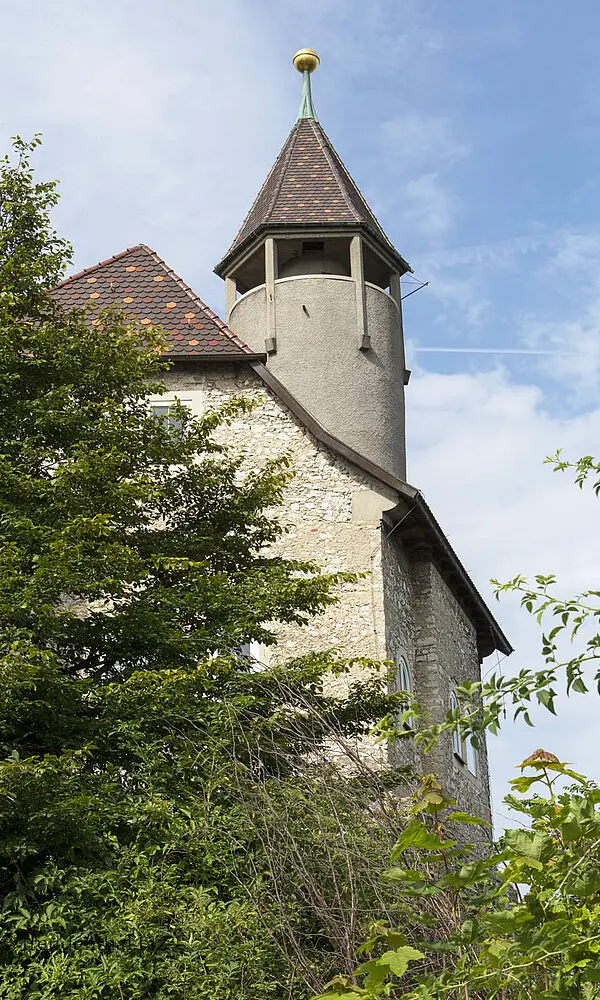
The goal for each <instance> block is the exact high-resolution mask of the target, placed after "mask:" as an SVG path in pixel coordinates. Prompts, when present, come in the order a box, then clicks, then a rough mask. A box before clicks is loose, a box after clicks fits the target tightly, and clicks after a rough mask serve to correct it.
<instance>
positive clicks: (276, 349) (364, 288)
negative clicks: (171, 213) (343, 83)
mask: <svg viewBox="0 0 600 1000" xmlns="http://www.w3.org/2000/svg"><path fill="white" fill-rule="evenodd" d="M294 65H295V67H296V69H298V70H299V71H300V72H301V73H302V75H303V86H302V101H301V105H300V113H299V115H298V119H297V121H296V123H295V125H294V127H293V128H292V131H291V132H290V134H289V136H288V138H287V139H286V141H285V143H284V145H283V148H282V150H281V152H280V154H279V156H278V157H277V160H276V162H275V164H274V166H273V167H272V169H271V171H270V173H269V175H268V177H267V179H266V181H265V182H264V184H263V186H262V188H261V190H260V192H259V193H258V196H257V198H256V200H255V202H254V204H253V205H252V207H251V209H250V211H249V213H248V215H247V216H246V219H245V220H244V222H243V225H242V227H241V229H240V231H239V233H238V235H237V236H236V238H235V240H234V242H233V244H232V246H231V247H230V249H229V250H228V252H227V254H226V255H225V257H224V258H223V260H222V261H221V262H220V263H219V264H218V265H217V267H216V268H215V271H216V273H217V274H218V275H220V276H221V277H223V278H224V279H225V286H226V312H227V316H226V319H227V323H228V325H229V327H230V328H231V329H232V330H233V331H234V332H235V333H236V334H237V335H238V336H239V337H240V338H241V339H242V340H243V341H244V342H245V343H246V344H248V345H249V347H250V348H251V349H252V350H253V351H255V352H256V353H263V352H266V353H267V354H268V368H269V369H270V370H271V371H272V373H273V375H275V376H276V377H277V379H279V381H280V382H281V383H282V384H283V385H284V386H285V388H286V389H287V390H288V391H289V392H291V393H292V394H293V395H294V397H295V398H296V399H297V400H298V401H299V402H300V403H301V404H302V405H303V406H304V407H305V408H306V410H308V411H309V413H310V414H312V416H313V417H314V418H315V419H316V420H317V421H318V422H319V424H321V426H323V427H324V428H325V429H326V431H328V432H329V434H331V435H333V436H334V437H335V438H338V439H339V440H340V441H342V442H343V443H344V444H345V445H347V446H348V447H350V448H352V449H354V450H355V451H356V452H358V453H359V454H361V455H364V456H366V457H368V458H369V459H370V460H371V461H372V462H373V463H374V464H375V465H377V466H379V467H380V468H381V469H383V470H385V472H387V473H388V474H391V475H393V476H395V477H397V478H398V479H401V480H405V479H406V446H405V424H404V386H405V384H406V383H407V381H408V372H407V371H406V365H405V356H404V339H403V332H402V309H401V300H400V299H401V296H400V278H401V276H402V275H403V274H404V273H406V272H407V271H410V266H409V265H408V264H407V262H406V261H405V260H404V259H403V258H402V257H401V256H400V254H399V253H398V252H397V251H396V250H395V249H394V247H393V246H392V244H391V243H390V241H389V239H388V238H387V236H386V235H385V233H384V231H383V229H382V228H381V226H380V225H379V223H378V221H377V219H376V218H375V216H374V215H373V213H372V212H371V210H370V208H369V207H368V205H367V203H366V201H365V200H364V198H363V196H362V194H361V193H360V191H359V190H358V188H357V187H356V185H355V183H354V181H353V180H352V178H351V177H350V175H349V173H348V171H347V170H346V168H345V167H344V164H343V163H342V161H341V160H340V158H339V156H338V155H337V153H336V151H335V149H334V148H333V146H332V144H331V141H330V140H329V138H328V137H327V135H326V133H325V131H324V130H323V128H322V127H321V125H320V124H319V121H318V119H317V116H316V113H315V109H314V106H313V102H312V95H311V84H310V81H311V73H312V72H313V71H314V70H315V69H316V68H317V66H318V65H319V57H318V56H317V54H316V53H315V52H314V51H313V50H312V49H301V50H300V51H299V52H298V53H297V54H296V56H295V57H294Z"/></svg>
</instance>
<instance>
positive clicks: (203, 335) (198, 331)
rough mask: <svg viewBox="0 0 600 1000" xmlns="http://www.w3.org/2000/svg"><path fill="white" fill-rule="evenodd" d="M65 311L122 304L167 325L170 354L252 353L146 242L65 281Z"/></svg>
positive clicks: (58, 293) (59, 297)
mask: <svg viewBox="0 0 600 1000" xmlns="http://www.w3.org/2000/svg"><path fill="white" fill-rule="evenodd" d="M52 295H53V297H54V299H55V301H56V302H58V303H59V304H60V305H61V306H62V307H63V308H64V309H70V308H72V307H73V306H83V305H86V304H88V303H89V302H96V303H97V304H98V305H99V306H108V305H113V304H115V303H117V304H118V305H120V306H121V308H123V309H124V310H125V312H126V313H128V314H129V315H130V316H132V317H135V319H137V320H138V322H140V323H141V324H142V325H143V326H150V325H155V326H161V327H162V328H163V329H164V331H165V333H166V336H167V347H168V356H169V357H174V358H175V357H223V358H224V359H225V358H233V357H238V358H242V357H246V356H247V355H249V354H250V355H252V353H253V352H252V351H251V350H250V348H249V347H247V346H246V344H244V343H243V341H241V340H240V339H239V337H237V336H236V335H235V333H233V331H232V330H230V329H229V327H227V326H226V325H225V323H223V321H222V320H221V319H219V317H218V316H217V314H216V313H214V312H213V311H212V309H209V307H208V306H207V305H206V304H205V303H204V302H203V301H202V299H200V298H198V296H197V295H196V293H195V292H193V291H192V289H191V288H190V287H189V285H186V283H185V281H182V279H181V278H180V277H179V276H178V275H177V274H175V272H174V271H173V270H172V269H171V268H170V267H168V266H167V264H165V262H164V260H162V259H161V258H160V257H159V256H158V254H157V253H155V252H154V250H151V249H150V248H149V247H147V246H144V245H143V244H140V246H137V247H129V249H128V250H123V251H122V253H118V254H115V256H114V257H109V259H108V260H103V261H101V262H100V263H99V264H94V266H93V267H88V268H86V269H85V271H80V272H79V273H78V274H74V275H72V276H71V277H70V278H67V279H66V280H65V281H61V283H60V284H59V285H56V287H55V288H53V289H52Z"/></svg>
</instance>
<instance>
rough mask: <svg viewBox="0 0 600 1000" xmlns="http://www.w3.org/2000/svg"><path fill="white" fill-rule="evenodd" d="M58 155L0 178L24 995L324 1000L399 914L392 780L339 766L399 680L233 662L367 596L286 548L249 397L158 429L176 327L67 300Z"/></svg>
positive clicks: (0, 775)
mask: <svg viewBox="0 0 600 1000" xmlns="http://www.w3.org/2000/svg"><path fill="white" fill-rule="evenodd" d="M36 142H37V140H35V141H34V143H31V144H27V143H25V142H23V141H21V140H17V142H16V147H15V149H16V160H11V159H5V160H4V161H3V163H2V165H1V167H0V894H1V899H2V906H1V909H0V995H2V997H5V998H6V1000H24V998H28V1000H51V998H60V1000H69V998H77V1000H88V998H89V1000H92V998H94V1000H95V998H100V997H101V998H104V997H106V998H111V1000H113V998H121V1000H123V998H127V1000H130V998H138V997H140V998H141V997H143V998H148V997H153V998H157V1000H166V998H181V1000H183V998H185V1000H204V998H208V997H210V998H212V1000H220V998H223V1000H224V998H230V997H232V996H236V997H240V998H244V997H247V998H250V997H257V996H260V997H261V998H262V1000H266V998H268V997H277V998H280V997H281V998H284V997H288V996H290V995H292V993H293V994H294V995H295V997H296V1000H298V998H299V997H302V996H306V995H308V993H307V991H308V992H310V989H309V986H308V985H307V983H308V984H310V985H312V988H313V989H314V988H315V986H317V985H318V984H319V983H323V982H324V981H325V978H327V975H330V974H331V971H332V968H335V967H336V966H337V964H338V963H339V961H340V957H342V958H343V957H344V956H345V957H346V959H347V961H348V962H349V961H350V958H348V957H347V956H348V955H350V956H351V955H352V950H353V947H354V943H355V940H356V935H359V934H360V933H361V926H362V925H361V924H360V923H357V922H356V920H354V921H353V922H351V925H346V924H345V923H344V919H343V918H341V917H340V914H342V913H343V912H345V911H344V907H345V901H346V899H348V898H350V899H354V902H355V904H356V906H358V902H360V908H361V911H362V910H363V909H364V910H365V912H366V913H370V912H371V911H372V910H373V909H374V907H375V902H376V903H377V906H379V905H380V904H381V902H382V898H383V897H382V894H381V892H377V891H375V889H373V892H371V889H370V888H369V890H368V891H366V890H365V886H367V885H368V886H373V887H374V886H375V882H376V881H377V880H376V879H375V877H374V876H373V872H376V871H377V868H378V865H379V858H380V857H381V855H382V852H384V851H386V850H387V849H388V848H389V845H390V843H391V842H393V839H395V835H396V834H394V835H393V836H392V834H391V833H390V830H391V829H392V826H391V825H390V824H393V822H395V816H394V815H393V813H394V810H393V809H392V810H391V811H388V813H389V815H388V819H389V821H388V819H386V820H385V822H384V821H383V818H384V817H385V816H386V812H385V809H384V808H383V807H382V809H380V810H372V811H371V813H369V810H368V809H367V808H365V809H364V810H363V809H362V805H365V804H366V805H369V804H370V805H372V804H373V803H374V802H375V801H376V800H377V796H379V798H380V799H382V801H383V800H385V786H384V785H383V784H382V779H381V778H380V777H378V778H377V780H376V782H373V781H371V782H370V779H369V781H368V780H367V778H366V777H365V775H364V774H362V776H361V775H360V774H359V771H358V770H356V769H354V772H351V771H349V770H346V771H344V769H341V768H337V769H336V768H335V767H334V766H333V765H332V764H331V763H328V764H326V765H325V764H321V765H320V764H319V753H318V751H319V747H320V746H322V745H325V744H327V745H330V743H331V740H332V738H334V737H335V739H338V740H341V741H347V742H348V745H350V744H351V743H352V741H355V740H356V739H357V738H360V737H362V736H363V735H364V734H365V733H366V731H367V729H368V726H369V722H370V720H372V719H374V718H377V717H378V715H380V714H381V713H382V712H383V711H384V710H386V708H387V702H386V698H385V696H384V693H383V681H382V679H381V677H375V678H374V679H373V681H372V682H369V681H368V680H366V681H364V682H363V683H361V684H360V685H356V686H355V687H354V688H353V689H351V693H350V697H349V698H348V699H345V700H340V699H338V698H336V697H333V696H331V695H329V694H328V693H327V690H326V686H325V684H324V678H325V677H326V675H327V674H328V673H331V672H332V671H333V672H336V671H337V672H341V671H344V670H347V669H348V664H346V663H342V662H338V661H337V660H336V658H335V656H334V655H333V654H323V655H320V656H313V657H309V658H306V659H303V660H297V661H294V662H293V663H290V664H287V665H285V666H284V667H273V668H270V669H268V668H263V669H261V670H257V669H256V665H255V664H254V663H253V662H251V661H250V660H248V659H245V658H244V657H241V656H239V655H237V654H235V653H234V652H232V651H234V650H236V649H238V648H239V647H240V646H242V645H243V644H244V643H247V642H249V641H251V640H258V641H259V642H262V643H265V644H267V645H268V644H270V643H272V642H273V641H274V636H275V629H276V627H277V624H278V623H282V622H286V623H290V622H293V623H298V624H302V623H303V622H305V621H307V620H308V619H309V618H310V617H311V616H312V615H314V614H318V613H319V612H320V611H322V610H323V609H324V608H325V607H327V606H328V605H329V604H330V603H331V602H332V601H333V600H334V599H335V595H336V591H337V588H338V585H340V584H341V583H343V582H344V581H345V580H348V579H350V578H349V577H345V576H344V575H341V574H337V575H325V574H322V573H320V572H319V571H318V570H317V569H316V567H315V566H313V565H311V564H309V563H302V562H298V561H292V560H288V559H285V558H283V557H280V556H274V555H269V554H268V550H269V546H270V544H271V543H272V542H273V541H274V540H275V539H277V538H278V537H279V535H280V533H281V531H282V528H281V525H280V524H279V523H278V520H277V518H276V517H275V516H274V515H273V513H272V510H273V509H274V508H276V507H277V505H278V504H279V503H280V501H281V498H282V496H283V491H284V489H285V486H286V484H287V482H288V481H289V477H290V474H291V473H290V469H289V468H288V462H287V460H286V459H285V457H282V458H281V459H279V460H277V461H272V462H268V463H266V464H265V465H264V466H263V468H261V469H249V468H248V467H247V465H246V463H245V461H244V456H243V455H242V454H236V453H234V452H233V451H231V450H230V449H228V448H227V447H225V446H224V445H222V444H218V443H217V442H216V440H215V436H214V432H215V430H217V429H218V428H219V427H221V426H223V425H224V424H226V423H227V422H228V421H229V420H231V419H232V417H233V416H234V415H236V414H238V413H239V412H240V410H243V409H245V408H247V407H248V405H249V404H248V403H247V402H246V401H244V400H238V401H234V402H231V403H229V404H227V405H226V406H224V407H222V408H221V409H220V410H219V412H211V413H207V414H206V415H204V416H203V417H202V418H201V419H195V418H192V417H191V416H190V414H189V413H188V412H187V411H186V410H185V409H183V408H180V409H179V410H178V412H177V414H176V416H177V420H176V421H165V420H160V419H156V418H155V417H154V416H153V415H152V414H151V413H150V412H149V409H148V407H147V405H146V402H145V400H146V398H147V396H148V395H149V394H150V393H160V392H161V391H162V386H161V373H162V371H163V364H162V362H161V359H160V331H150V333H149V332H148V331H144V332H142V331H140V330H138V329H136V328H135V327H132V325H131V322H130V321H129V320H126V318H125V317H124V316H123V315H121V314H120V313H119V312H118V311H116V310H112V311H111V310H98V311H96V312H90V311H85V310H74V311H72V312H69V313H68V314H66V313H63V312H61V311H60V310H59V309H58V308H57V307H56V306H55V305H54V304H53V302H52V299H51V297H50V296H49V294H48V292H47V289H48V287H49V286H51V285H53V284H54V283H55V282H56V281H57V279H59V277H60V276H61V274H62V273H63V270H64V268H65V266H66V265H67V263H68V261H69V259H70V249H69V247H68V246H67V244H65V243H64V242H63V241H61V240H60V239H58V237H57V236H56V235H55V233H54V231H53V229H52V226H51V222H50V215H49V213H50V211H51V209H52V207H53V205H54V204H55V201H56V197H57V194H56V188H55V186H54V185H53V184H47V183H43V184H39V183H36V182H35V179H34V176H33V173H32V170H31V167H30V161H29V154H30V153H31V150H32V149H33V148H34V146H35V145H36ZM157 346H158V348H159V349H158V350H157ZM265 623H272V624H265ZM369 782H370V783H369ZM325 786H326V787H327V788H328V789H329V790H330V793H329V795H328V796H327V797H325V798H324V799H323V804H322V807H321V806H320V805H319V803H318V802H315V801H313V800H312V799H311V789H312V791H313V792H314V791H315V790H316V789H317V788H323V787H325ZM361 804H362V805H361ZM318 830H328V838H329V843H330V845H332V848H331V851H330V853H329V855H327V851H325V852H324V851H323V850H322V841H321V850H320V855H321V857H320V867H317V868H314V867H313V866H312V862H311V863H310V864H309V863H308V862H309V861H310V859H311V858H312V859H313V860H315V859H316V858H317V856H318V855H319V847H318V841H319V835H318V832H316V831H318ZM276 833H277V834H278V836H276ZM284 834H285V836H284ZM269 837H270V843H269V840H268V838H269ZM276 841H277V842H278V844H279V848H280V849H279V851H278V853H277V852H275V851H274V850H273V844H274V843H275V842H276ZM281 845H287V846H286V848H285V850H283V847H282V846H281ZM378 849H379V853H377V852H378ZM323 855H325V857H323ZM307 859H308V860H307ZM361 859H362V860H361ZM365 859H366V860H365ZM369 859H370V861H369V863H367V861H368V860H369ZM276 860H277V862H278V865H279V868H278V869H277V870H275V868H274V865H275V861H276ZM375 860H376V865H375ZM371 862H372V863H371ZM369 864H370V865H371V867H370V868H369ZM355 865H356V872H357V873H362V874H363V875H364V876H365V877H364V878H363V879H362V880H361V888H360V890H356V885H355V883H354V881H353V877H352V872H354V869H355ZM361 866H362V867H361ZM369 871H370V872H371V876H370V877H371V881H370V882H368V880H367V876H368V875H369ZM355 890H356V893H355ZM353 893H355V895H353ZM336 915H337V916H336ZM334 917H335V919H334ZM336 920H337V923H336ZM342 925H343V926H342ZM341 942H344V948H345V952H344V955H342V952H341V951H340V948H341ZM305 956H308V958H306V957H305ZM303 963H304V964H303ZM334 963H335V964H334ZM326 974H327V975H326Z"/></svg>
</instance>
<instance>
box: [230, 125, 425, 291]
mask: <svg viewBox="0 0 600 1000" xmlns="http://www.w3.org/2000/svg"><path fill="white" fill-rule="evenodd" d="M271 226H274V227H285V228H294V227H296V226H300V227H310V228H313V229H323V228H328V227H329V228H333V229H339V228H340V227H344V226H353V227H354V228H357V227H359V228H363V229H365V230H366V231H367V232H369V233H370V235H371V236H372V237H374V239H375V240H376V241H377V242H378V243H379V244H380V245H382V246H383V247H384V248H385V249H386V250H387V252H388V253H389V254H391V255H392V256H393V257H394V259H395V260H396V261H397V262H398V264H399V267H400V268H401V270H402V271H407V270H410V266H409V265H408V264H407V263H406V261H405V260H404V259H403V258H402V257H401V256H400V254H399V253H398V252H397V250H396V249H395V248H394V246H393V244H392V243H391V241H390V240H389V239H388V237H387V236H386V234H385V233H384V231H383V229H382V228H381V226H380V224H379V222H378V221H377V219H376V218H375V216H374V215H373V213H372V211H371V209H370V208H369V206H368V205H367V203H366V201H365V199H364V197H363V196H362V194H361V193H360V191H359V189H358V188H357V186H356V184H355V183H354V181H353V180H352V177H351V176H350V174H349V173H348V171H347V170H346V167H345V166H344V164H343V163H342V161H341V159H340V157H339V156H338V154H337V153H336V151H335V149H334V148H333V145H332V143H331V140H330V139H329V137H328V136H327V134H326V133H325V130H324V129H323V128H322V126H321V125H320V124H319V122H318V121H316V120H315V119H314V118H299V119H298V121H297V122H296V123H295V125H294V127H293V128H292V131H291V132H290V134H289V136H288V137H287V139H286V141H285V143H284V145H283V148H282V150H281V152H280V154H279V156H278V157H277V159H276V161H275V163H274V164H273V166H272V168H271V170H270V172H269V174H268V176H267V179H266V181H265V182H264V184H263V186H262V188H261V189H260V191H259V193H258V195H257V197H256V199H255V201H254V204H253V205H252V207H251V209H250V211H249V212H248V215H247V216H246V218H245V220H244V222H243V223H242V227H241V229H240V231H239V233H238V234H237V236H236V238H235V240H234V241H233V243H232V245H231V246H230V248H229V250H228V251H227V253H226V255H225V257H224V258H223V260H222V261H221V262H220V263H219V264H217V267H216V268H215V270H216V272H217V274H221V273H222V270H223V268H224V266H225V265H226V264H227V262H228V261H229V259H230V257H231V256H232V255H234V254H235V253H236V252H237V251H238V250H240V249H241V248H242V247H243V246H245V245H246V244H247V243H250V242H251V240H252V238H253V237H254V236H256V235H258V233H259V232H261V231H262V230H264V229H265V228H266V227H271Z"/></svg>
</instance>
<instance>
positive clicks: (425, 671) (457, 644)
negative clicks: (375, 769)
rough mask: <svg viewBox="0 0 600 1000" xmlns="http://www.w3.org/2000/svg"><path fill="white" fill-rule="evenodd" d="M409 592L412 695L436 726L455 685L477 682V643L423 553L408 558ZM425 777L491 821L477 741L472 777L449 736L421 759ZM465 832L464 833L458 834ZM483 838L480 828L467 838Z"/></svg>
mask: <svg viewBox="0 0 600 1000" xmlns="http://www.w3.org/2000/svg"><path fill="white" fill-rule="evenodd" d="M411 593H412V609H413V621H414V650H415V660H414V670H415V696H416V698H417V700H418V701H419V702H420V703H421V704H422V705H424V706H426V708H427V711H428V713H429V716H430V718H431V721H432V722H441V721H442V720H443V719H444V717H445V715H446V713H447V711H448V709H449V708H450V698H451V692H452V690H453V689H454V688H455V687H456V685H457V684H461V683H463V682H464V681H476V680H479V678H480V666H479V658H478V652H477V639H476V634H475V628H474V626H473V623H472V622H471V621H470V619H469V618H468V616H467V614H466V613H465V611H464V610H463V608H462V607H461V605H460V604H459V603H458V601H457V600H456V598H455V597H454V595H453V594H452V592H451V590H450V588H449V586H448V584H447V583H446V581H445V579H444V578H443V576H442V574H441V573H440V571H439V569H438V568H437V566H436V565H435V563H434V562H433V561H432V559H431V555H430V553H429V552H427V551H422V552H417V553H415V554H414V555H413V556H412V558H411ZM421 767H422V768H423V770H424V771H425V772H427V773H435V774H437V775H439V776H440V777H441V779H442V784H443V786H444V789H445V791H446V794H448V795H449V796H450V797H451V798H453V799H455V800H456V802H457V805H458V807H459V808H460V809H464V810H466V811H469V812H472V813H474V814H475V815H477V816H480V817H481V818H482V819H486V820H488V822H490V821H491V807H490V789H489V775H488V760H487V748H486V745H485V740H483V739H482V740H481V741H480V745H479V747H478V751H477V768H476V771H477V773H476V774H472V773H471V772H470V770H469V768H468V766H467V761H466V754H462V755H461V756H458V755H457V754H456V753H455V752H454V750H453V747H452V739H451V737H450V735H445V736H443V737H442V738H441V739H440V741H439V743H438V744H437V746H436V747H434V749H433V750H432V751H431V752H430V753H429V754H427V755H426V756H424V757H423V758H422V760H421ZM457 832H458V833H459V834H461V833H463V832H464V828H461V829H460V830H458V831H457ZM471 835H472V836H473V837H477V838H478V839H488V836H489V834H488V833H487V832H482V831H481V829H480V828H474V827H470V828H469V836H471Z"/></svg>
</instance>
